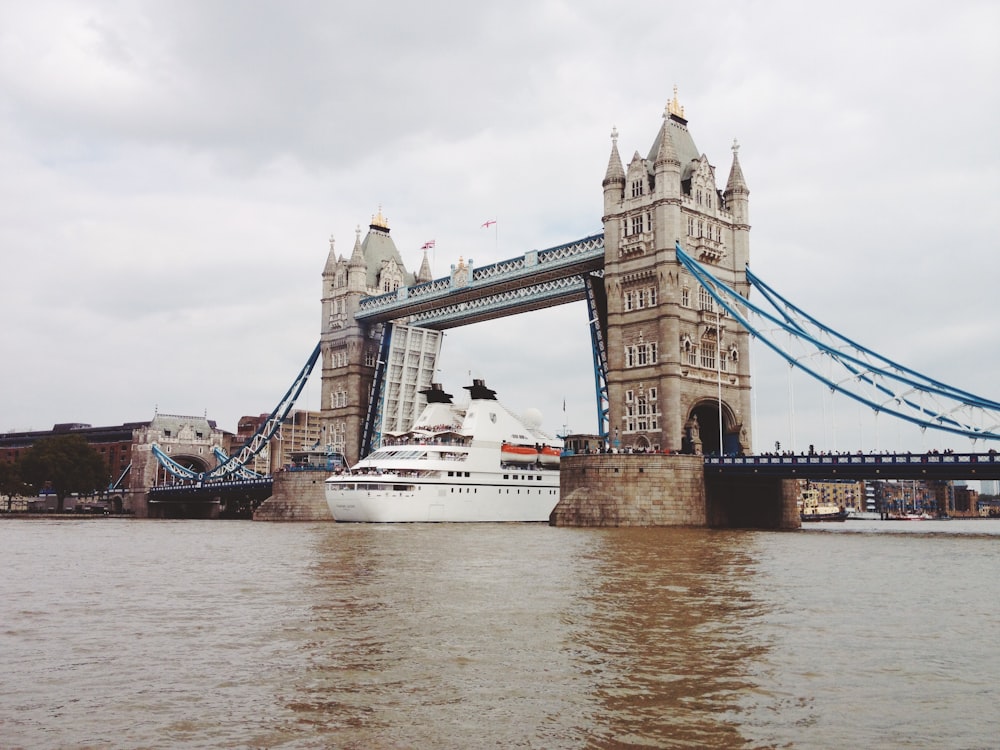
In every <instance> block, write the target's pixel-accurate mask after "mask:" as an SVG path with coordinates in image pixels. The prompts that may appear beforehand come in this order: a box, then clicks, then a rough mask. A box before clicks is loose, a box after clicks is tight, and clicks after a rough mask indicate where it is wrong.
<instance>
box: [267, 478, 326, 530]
mask: <svg viewBox="0 0 1000 750" xmlns="http://www.w3.org/2000/svg"><path fill="white" fill-rule="evenodd" d="M329 475H330V472H329V470H323V471H280V472H278V473H277V474H275V475H274V489H273V490H272V492H273V494H272V495H271V497H269V498H267V500H265V501H264V502H263V503H261V505H260V507H258V508H257V510H255V511H254V512H253V520H254V521H332V520H333V516H331V515H330V506H329V505H327V504H326V496H325V494H324V487H325V485H324V484H323V480H325V479H326V478H327V477H328V476H329Z"/></svg>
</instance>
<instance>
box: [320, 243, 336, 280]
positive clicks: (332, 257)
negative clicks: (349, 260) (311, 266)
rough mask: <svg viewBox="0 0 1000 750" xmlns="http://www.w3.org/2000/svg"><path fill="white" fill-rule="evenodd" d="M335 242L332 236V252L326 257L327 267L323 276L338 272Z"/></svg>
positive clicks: (324, 268) (324, 267)
mask: <svg viewBox="0 0 1000 750" xmlns="http://www.w3.org/2000/svg"><path fill="white" fill-rule="evenodd" d="M334 246H335V241H334V239H333V235H332V234H331V235H330V252H329V253H328V254H327V256H326V265H325V266H323V275H324V276H325V275H327V274H332V273H334V272H335V271H336V270H337V253H336V251H335V249H334Z"/></svg>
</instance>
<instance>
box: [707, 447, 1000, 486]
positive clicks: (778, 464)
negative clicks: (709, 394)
mask: <svg viewBox="0 0 1000 750" xmlns="http://www.w3.org/2000/svg"><path fill="white" fill-rule="evenodd" d="M710 475H723V476H728V477H750V476H761V477H776V478H780V479H858V480H861V479H967V480H972V479H1000V454H997V453H885V454H871V453H870V454H860V453H859V454H846V453H845V454H842V455H838V454H831V455H811V454H810V455H798V456H795V455H791V456H771V455H762V456H706V457H705V476H710Z"/></svg>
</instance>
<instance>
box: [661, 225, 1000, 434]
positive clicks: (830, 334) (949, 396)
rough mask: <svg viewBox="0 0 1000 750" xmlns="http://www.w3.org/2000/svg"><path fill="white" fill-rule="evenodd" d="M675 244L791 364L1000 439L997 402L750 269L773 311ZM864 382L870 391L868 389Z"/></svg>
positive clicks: (858, 396) (865, 399) (896, 410)
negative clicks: (849, 331)
mask: <svg viewBox="0 0 1000 750" xmlns="http://www.w3.org/2000/svg"><path fill="white" fill-rule="evenodd" d="M675 252H676V255H677V259H678V260H679V261H680V262H681V264H682V265H683V266H684V267H685V268H686V269H687V270H688V272H689V273H691V275H692V276H693V277H694V278H695V279H696V280H697V281H698V283H699V284H701V286H702V287H703V288H704V289H705V290H706V291H707V292H708V293H709V294H710V295H711V296H712V298H713V299H714V300H715V301H716V302H717V303H718V304H719V305H720V306H721V307H722V309H723V310H725V313H726V314H728V315H730V316H732V318H733V319H734V320H735V321H736V322H737V323H738V324H739V325H741V326H742V327H743V328H745V329H746V330H747V331H749V332H750V334H751V335H752V336H753V337H754V338H755V339H756V340H758V341H760V342H761V343H762V344H764V345H765V346H767V347H768V348H769V349H771V350H772V351H773V352H775V353H776V354H777V355H778V356H780V357H781V358H782V359H784V360H785V361H786V362H787V363H788V364H789V365H790V366H792V367H796V368H798V369H799V370H801V371H802V372H804V373H806V374H807V375H809V376H810V377H812V378H813V379H814V380H817V381H818V382H820V383H823V384H824V385H825V386H827V387H828V388H829V389H830V391H831V392H836V393H840V394H842V395H844V396H847V397H848V398H851V399H854V400H855V401H857V402H858V403H861V404H863V405H865V406H867V407H869V408H870V409H872V411H873V412H874V413H876V414H887V415H889V416H891V417H893V418H896V419H900V420H902V421H904V422H909V423H910V424H914V425H917V426H918V427H920V428H921V429H927V428H930V429H933V430H938V431H941V432H947V433H950V434H953V435H961V436H963V437H968V438H972V439H973V440H1000V402H996V401H992V400H990V399H986V398H983V397H981V396H976V395H974V394H971V393H968V392H966V391H963V390H960V389H958V388H955V387H953V386H949V385H946V384H944V383H941V382H939V381H937V380H934V379H932V378H929V377H927V376H926V375H921V374H920V373H918V372H916V371H915V370H912V369H909V368H906V367H903V366H902V365H899V364H897V363H895V362H892V361H891V360H889V359H887V358H885V357H883V356H882V355H879V354H877V353H876V352H873V351H872V350H870V349H867V348H865V347H862V346H861V345H859V344H857V343H855V342H854V341H852V340H850V339H849V338H847V337H845V336H843V335H842V334H839V333H837V332H836V331H834V330H833V329H832V328H829V327H827V326H824V325H822V324H821V323H819V321H817V320H816V319H814V318H812V317H810V316H808V315H806V314H805V313H804V312H803V311H802V310H801V309H799V308H796V307H794V306H792V305H790V304H789V303H787V300H784V299H783V298H781V297H780V296H779V295H777V293H776V292H775V291H774V290H773V289H772V288H770V287H767V286H766V285H764V284H763V282H762V281H761V280H760V279H759V278H758V277H756V276H754V275H753V274H752V273H751V272H750V270H749V269H747V273H746V275H747V280H748V281H749V282H750V284H751V285H752V286H753V287H754V288H756V289H758V290H759V291H761V292H762V293H763V295H764V297H765V299H766V301H767V303H768V304H770V305H772V307H775V308H778V309H777V311H776V313H772V312H769V311H768V310H766V309H764V307H762V306H761V305H758V304H756V303H754V302H751V301H750V300H749V299H748V298H746V297H743V296H742V295H741V294H740V293H739V292H738V291H737V290H735V289H733V288H731V287H729V286H727V285H726V284H724V283H722V282H721V281H719V280H718V279H717V278H715V276H713V275H712V273H711V272H710V271H709V270H708V269H707V268H706V267H704V266H702V265H700V264H699V263H698V262H697V261H695V260H694V259H693V258H692V257H691V256H690V255H688V254H687V253H685V252H684V250H683V248H681V246H680V243H677V245H676V247H675ZM793 313H794V314H793ZM751 315H754V316H756V317H757V318H759V319H760V320H762V321H764V322H765V323H767V324H769V325H771V326H773V327H774V330H778V331H781V332H783V334H785V335H787V337H788V338H789V339H791V340H793V341H795V342H796V344H798V345H801V346H802V347H804V348H806V349H807V350H809V351H810V352H811V354H812V355H815V354H817V353H819V354H822V355H823V356H824V357H825V358H826V360H827V361H828V362H830V363H834V364H836V365H837V366H839V367H842V368H844V370H845V371H846V372H847V373H848V374H849V377H847V378H845V379H843V380H840V381H837V380H834V379H832V378H831V377H829V376H827V375H825V374H823V373H822V372H820V371H819V370H818V369H817V368H816V367H813V366H811V365H810V364H807V362H806V358H804V357H798V356H796V355H794V354H793V353H792V352H790V351H789V350H788V348H787V347H786V346H785V345H783V344H782V343H780V342H779V341H778V338H777V336H772V335H769V331H765V330H764V329H762V328H761V327H759V326H758V325H755V324H754V323H753V322H751V320H750V316H751ZM831 341H832V343H831ZM848 386H850V387H848ZM862 386H863V387H865V388H868V389H869V390H870V391H871V393H865V392H864V391H863V390H862ZM873 394H874V395H873ZM876 398H878V399H880V400H876Z"/></svg>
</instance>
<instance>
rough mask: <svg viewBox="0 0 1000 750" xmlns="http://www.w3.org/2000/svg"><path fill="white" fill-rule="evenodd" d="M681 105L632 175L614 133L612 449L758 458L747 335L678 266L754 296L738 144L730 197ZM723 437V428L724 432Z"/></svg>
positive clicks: (610, 195)
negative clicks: (683, 260) (684, 258)
mask: <svg viewBox="0 0 1000 750" xmlns="http://www.w3.org/2000/svg"><path fill="white" fill-rule="evenodd" d="M687 125H688V121H687V120H686V119H685V117H684V110H683V108H682V107H681V106H680V105H679V103H678V101H677V93H676V89H675V91H674V97H673V99H672V100H671V101H670V102H669V103H668V105H667V107H666V110H665V112H664V114H663V124H662V126H661V127H660V130H659V132H658V134H657V136H656V140H655V141H654V142H653V146H652V148H651V149H650V151H649V154H648V156H647V157H646V158H642V156H640V155H639V152H638V151H637V152H636V153H635V154H634V156H633V157H632V159H631V160H630V161H629V163H628V165H627V166H623V164H622V160H621V157H620V155H619V153H618V133H617V131H613V132H612V134H611V140H612V145H611V157H610V159H609V161H608V169H607V173H606V175H605V177H604V182H603V185H604V217H603V221H604V243H605V266H604V268H605V275H604V286H605V291H606V294H607V308H608V319H607V324H608V336H607V344H608V401H609V403H608V406H609V426H610V436H609V438H610V441H611V444H612V446H617V447H619V448H620V449H623V450H624V449H633V450H668V451H670V452H686V453H705V454H712V453H718V452H719V451H720V449H721V450H723V451H724V452H726V453H734V452H737V451H740V450H744V451H747V452H749V450H750V448H751V445H750V440H751V429H750V362H749V356H748V354H749V343H750V337H749V334H748V333H747V332H746V331H745V330H744V329H743V328H742V327H741V326H740V325H739V324H737V323H736V322H735V321H734V320H733V319H732V318H731V317H727V316H726V314H725V313H724V311H722V310H721V309H720V307H719V305H718V304H716V303H715V302H714V300H713V299H712V297H711V296H710V295H709V294H708V293H707V292H706V291H705V290H704V289H702V288H701V286H700V284H699V283H698V282H697V281H696V280H695V279H694V278H693V277H692V276H691V275H690V274H688V273H687V272H686V271H685V270H684V268H683V266H682V265H681V264H680V262H679V261H678V260H677V257H676V252H675V250H674V248H675V244H676V243H678V242H679V243H680V245H681V247H682V248H683V249H684V250H685V252H687V253H688V255H691V256H692V257H694V258H695V259H696V260H697V261H699V262H700V263H702V264H703V265H705V266H707V267H708V269H709V270H710V271H711V272H712V274H713V275H715V276H716V277H717V278H718V279H719V280H720V281H722V282H723V283H726V284H728V285H730V286H732V287H733V288H735V289H737V290H738V291H739V292H740V293H741V294H742V295H743V296H746V295H747V294H749V286H748V284H747V281H746V265H747V262H748V260H749V248H750V243H749V237H750V224H749V213H748V203H749V201H748V197H749V194H750V191H749V190H748V189H747V185H746V182H745V180H744V179H743V172H742V169H741V168H740V163H739V158H738V155H737V152H738V148H739V147H738V146H737V145H736V143H735V142H734V143H733V161H732V166H731V168H730V171H729V179H728V181H727V183H726V187H725V189H724V190H719V188H718V187H717V184H716V178H715V167H714V166H713V165H712V164H711V163H710V162H709V160H708V157H707V156H705V155H704V154H701V153H699V151H698V149H697V147H696V146H695V144H694V140H693V139H692V137H691V134H690V133H689V132H688V127H687ZM720 428H721V429H720Z"/></svg>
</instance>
